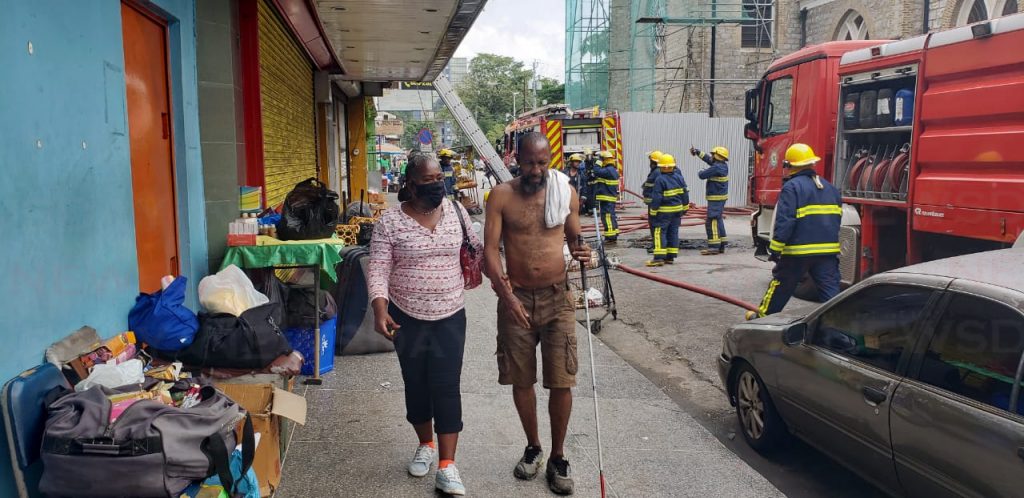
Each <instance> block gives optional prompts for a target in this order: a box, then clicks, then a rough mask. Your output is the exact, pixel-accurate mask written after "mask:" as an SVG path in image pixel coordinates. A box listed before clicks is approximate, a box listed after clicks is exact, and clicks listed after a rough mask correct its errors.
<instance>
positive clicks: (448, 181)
mask: <svg viewBox="0 0 1024 498" xmlns="http://www.w3.org/2000/svg"><path fill="white" fill-rule="evenodd" d="M453 157H455V152H453V151H452V150H451V149H441V150H439V151H438V152H437V159H438V162H439V163H440V165H441V172H443V173H444V192H445V195H447V196H448V199H451V200H452V201H454V200H455V168H453V167H452V158H453Z"/></svg>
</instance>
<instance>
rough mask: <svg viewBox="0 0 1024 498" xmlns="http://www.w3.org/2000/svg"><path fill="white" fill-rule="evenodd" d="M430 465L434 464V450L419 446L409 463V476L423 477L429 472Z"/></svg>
mask: <svg viewBox="0 0 1024 498" xmlns="http://www.w3.org/2000/svg"><path fill="white" fill-rule="evenodd" d="M432 463H434V448H431V447H430V446H427V445H425V444H421V445H419V446H418V447H417V448H416V454H415V455H413V456H412V461H411V462H409V474H410V475H412V476H414V477H423V476H425V475H427V472H430V464H432Z"/></svg>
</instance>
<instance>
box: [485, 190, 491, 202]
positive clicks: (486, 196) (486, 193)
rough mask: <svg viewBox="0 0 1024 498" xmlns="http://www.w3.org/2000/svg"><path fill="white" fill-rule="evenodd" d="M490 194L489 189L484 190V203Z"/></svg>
mask: <svg viewBox="0 0 1024 498" xmlns="http://www.w3.org/2000/svg"><path fill="white" fill-rule="evenodd" d="M490 196H491V191H490V190H488V191H487V192H484V204H486V203H487V199H488V198H489V197H490Z"/></svg>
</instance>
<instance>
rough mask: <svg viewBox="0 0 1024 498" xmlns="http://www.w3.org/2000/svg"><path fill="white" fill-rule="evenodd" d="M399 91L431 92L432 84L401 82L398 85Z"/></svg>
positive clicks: (427, 82)
mask: <svg viewBox="0 0 1024 498" xmlns="http://www.w3.org/2000/svg"><path fill="white" fill-rule="evenodd" d="M398 88H399V89H400V90H433V89H434V83H433V82H431V81H403V82H401V83H399V84H398Z"/></svg>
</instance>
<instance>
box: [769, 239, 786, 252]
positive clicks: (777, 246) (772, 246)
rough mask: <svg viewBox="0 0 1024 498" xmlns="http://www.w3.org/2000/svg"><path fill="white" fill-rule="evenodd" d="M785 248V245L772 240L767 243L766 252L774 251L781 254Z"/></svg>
mask: <svg viewBox="0 0 1024 498" xmlns="http://www.w3.org/2000/svg"><path fill="white" fill-rule="evenodd" d="M785 247H786V243H785V242H779V241H777V240H775V239H772V241H771V242H769V243H768V250H770V251H775V252H778V253H781V252H782V250H783V248H785Z"/></svg>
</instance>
